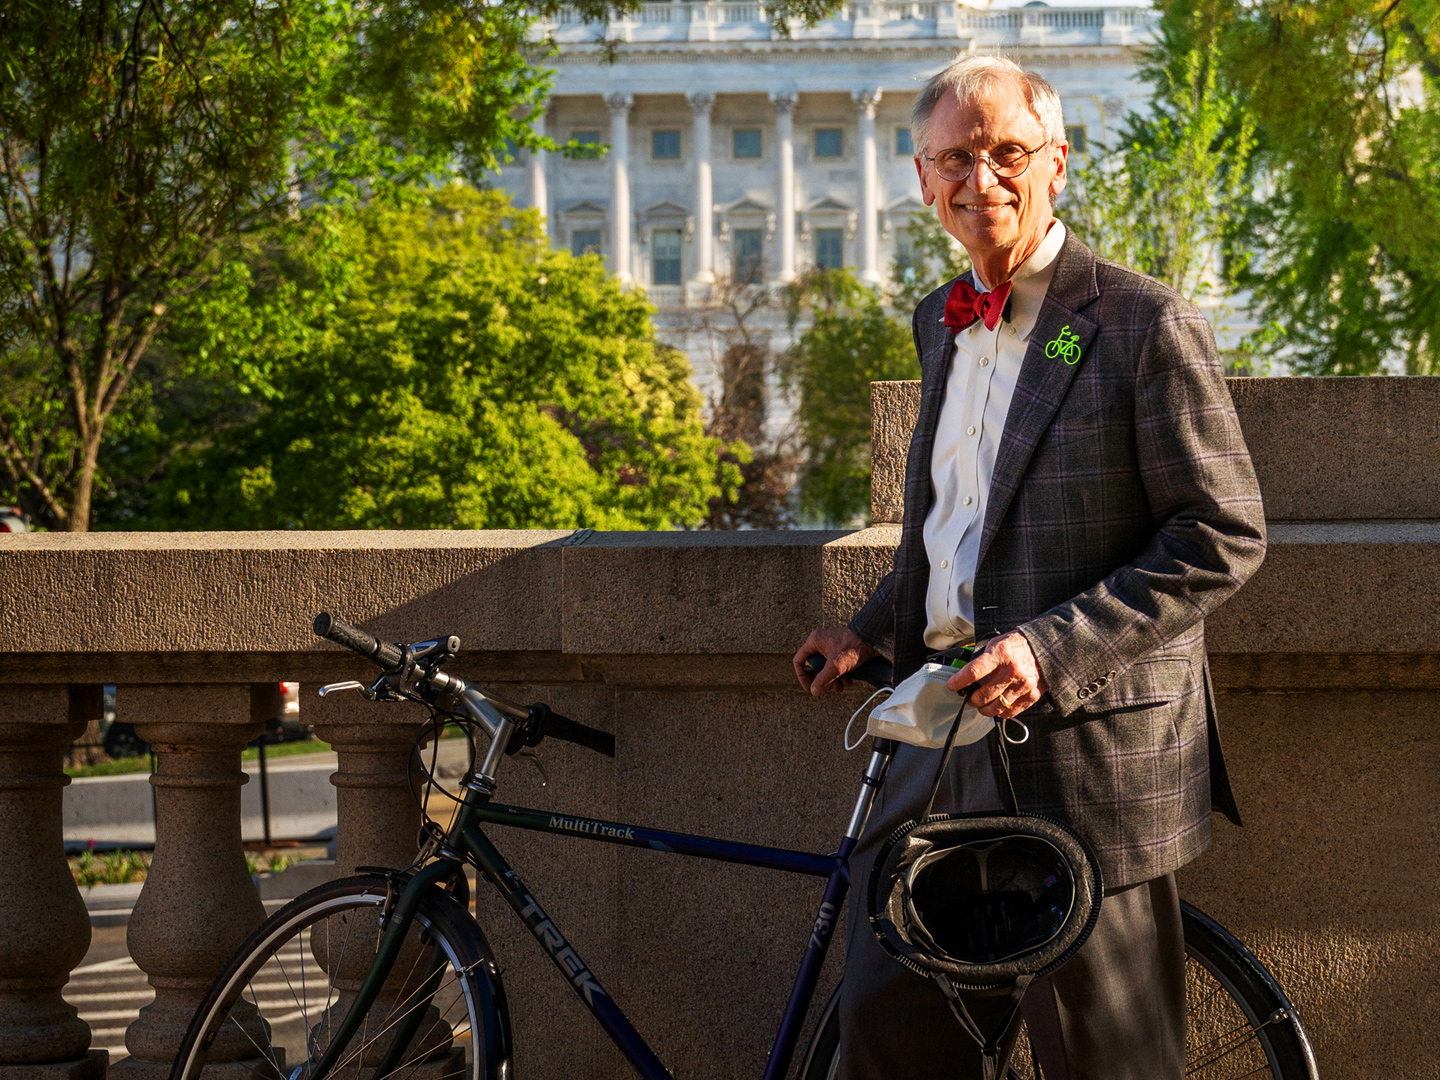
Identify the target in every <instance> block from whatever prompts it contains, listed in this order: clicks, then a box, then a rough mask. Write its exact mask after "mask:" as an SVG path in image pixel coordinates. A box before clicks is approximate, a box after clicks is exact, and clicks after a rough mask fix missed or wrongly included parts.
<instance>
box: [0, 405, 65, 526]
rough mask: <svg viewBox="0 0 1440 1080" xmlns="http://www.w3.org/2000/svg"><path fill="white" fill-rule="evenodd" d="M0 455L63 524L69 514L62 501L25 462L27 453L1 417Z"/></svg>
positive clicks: (57, 520)
mask: <svg viewBox="0 0 1440 1080" xmlns="http://www.w3.org/2000/svg"><path fill="white" fill-rule="evenodd" d="M0 454H3V455H4V456H5V460H6V462H7V463H8V464H9V466H10V470H11V472H12V474H13V473H16V472H18V473H20V474H21V475H23V476H24V478H25V482H26V483H28V484H29V485H30V486H31V487H32V488H34V489H35V493H36V494H37V495H39V496H40V498H41V499H43V500H44V501H45V505H46V506H47V507H49V509H50V513H52V514H54V515H55V520H56V522H57V523H60V524H63V523H64V522H65V521H66V520H67V519H68V518H69V516H70V515H69V513H68V512H67V511H66V509H65V507H64V506H62V505H61V504H60V500H59V499H58V498H56V496H55V493H54V492H53V491H51V490H50V488H49V486H48V485H47V484H46V483H45V481H44V480H41V479H40V477H39V476H38V475H36V473H35V470H34V469H32V468H30V463H29V462H28V461H26V460H25V452H24V451H23V450H21V449H20V446H19V444H18V443H16V441H15V436H14V435H13V434H11V432H10V425H9V424H7V423H5V420H4V418H3V417H0Z"/></svg>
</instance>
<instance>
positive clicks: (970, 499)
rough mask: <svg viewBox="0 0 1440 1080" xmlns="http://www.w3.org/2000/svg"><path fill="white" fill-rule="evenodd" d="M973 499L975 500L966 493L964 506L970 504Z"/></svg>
mask: <svg viewBox="0 0 1440 1080" xmlns="http://www.w3.org/2000/svg"><path fill="white" fill-rule="evenodd" d="M974 501H975V500H974V499H972V498H971V497H970V496H969V495H966V496H965V505H966V506H969V505H970V504H971V503H973V502H974Z"/></svg>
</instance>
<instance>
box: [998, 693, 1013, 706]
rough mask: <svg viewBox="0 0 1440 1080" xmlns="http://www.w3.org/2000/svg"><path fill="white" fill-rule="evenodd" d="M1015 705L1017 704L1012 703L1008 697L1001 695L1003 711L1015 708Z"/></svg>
mask: <svg viewBox="0 0 1440 1080" xmlns="http://www.w3.org/2000/svg"><path fill="white" fill-rule="evenodd" d="M1014 704H1015V703H1014V702H1012V701H1011V700H1010V699H1009V698H1008V697H1006V696H1005V695H1004V694H1001V695H1000V707H1001V708H1003V709H1010V708H1013V707H1014Z"/></svg>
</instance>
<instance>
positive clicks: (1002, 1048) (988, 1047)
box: [934, 974, 1035, 1080]
mask: <svg viewBox="0 0 1440 1080" xmlns="http://www.w3.org/2000/svg"><path fill="white" fill-rule="evenodd" d="M934 978H935V982H936V984H937V985H938V986H939V987H940V992H941V993H942V994H944V995H945V1002H946V1004H947V1005H949V1006H950V1011H951V1012H952V1013H954V1014H955V1019H956V1020H958V1021H959V1022H960V1026H961V1027H962V1028H964V1029H965V1032H966V1034H968V1035H969V1036H970V1037H971V1038H972V1039H974V1040H975V1041H976V1042H977V1043H978V1044H979V1045H980V1067H981V1075H982V1076H983V1077H984V1080H1003V1078H1004V1076H1005V1073H1006V1070H1008V1069H1009V1067H1010V1053H1011V1051H1012V1050H1013V1049H1014V1045H1013V1043H1012V1042H1011V1039H1010V1036H1011V1034H1012V1033H1013V1032H1014V1030H1015V1025H1016V1024H1018V1023H1019V1022H1020V1001H1021V999H1022V998H1024V996H1025V991H1026V990H1029V989H1030V984H1031V983H1032V982H1034V981H1035V976H1033V975H1022V976H1020V978H1018V979H1016V980H1015V985H1014V986H1012V987H1011V988H1010V993H1009V994H1007V995H1006V999H1005V1011H1004V1012H1003V1013H1001V1015H1000V1019H999V1020H997V1021H996V1023H995V1027H994V1029H993V1030H992V1031H990V1032H989V1033H988V1034H987V1033H986V1032H985V1031H984V1030H983V1029H982V1028H981V1027H980V1025H979V1024H977V1023H976V1022H975V1018H974V1017H973V1016H971V1015H970V1010H969V1009H968V1008H966V1006H965V999H964V998H963V997H962V996H961V995H960V992H959V991H958V990H956V989H955V984H954V983H952V982H951V981H950V980H949V979H948V978H946V977H945V976H944V975H939V974H937V975H935V976H934Z"/></svg>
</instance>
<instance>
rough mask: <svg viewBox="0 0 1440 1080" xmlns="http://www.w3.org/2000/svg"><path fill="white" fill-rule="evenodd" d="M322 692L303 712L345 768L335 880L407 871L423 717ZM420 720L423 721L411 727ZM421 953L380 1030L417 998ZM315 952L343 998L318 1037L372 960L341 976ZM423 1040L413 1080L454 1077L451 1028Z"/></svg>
mask: <svg viewBox="0 0 1440 1080" xmlns="http://www.w3.org/2000/svg"><path fill="white" fill-rule="evenodd" d="M314 690H315V688H314V687H312V686H309V685H307V686H305V687H303V688H302V691H301V693H302V697H303V698H304V701H303V704H302V710H303V712H304V713H305V714H306V716H307V722H309V723H310V724H312V725H313V726H314V728H315V733H316V734H317V735H319V736H320V738H322V739H324V740H325V741H326V742H328V743H330V744H331V745H332V746H333V747H334V748H335V751H336V754H337V756H338V758H339V769H338V770H337V771H336V772H335V773H334V774H333V775H332V776H331V777H330V782H331V783H332V784H334V785H335V803H336V816H337V820H338V823H339V827H338V832H337V836H336V850H335V873H334V876H335V877H337V878H339V877H348V876H349V875H351V874H353V873H354V872H355V869H356V867H359V866H384V867H394V868H397V869H404V868H405V867H407V866H409V865H410V863H411V862H412V861H414V858H415V853H416V850H417V840H418V836H419V832H420V811H419V808H418V807H417V805H416V802H415V793H418V792H419V791H420V785H421V782H422V780H423V776H422V775H421V774H420V772H419V770H418V769H416V770H415V772H414V773H413V774H412V773H411V772H410V770H411V769H412V768H415V763H416V759H415V757H414V755H413V750H414V746H415V735H416V733H417V732H418V730H419V726H420V725H419V723H418V721H419V719H420V717H419V715H418V713H417V710H416V709H415V707H414V706H411V705H396V704H372V703H370V702H367V701H365V700H364V699H362V698H360V697H359V696H358V695H355V694H341V695H338V696H334V697H328V698H320V697H317V696H315V695H314ZM412 719H413V720H415V721H417V722H406V721H407V720H412ZM412 784H413V793H412ZM437 812H438V811H437ZM352 933H353V931H352ZM417 947H418V946H417V944H416V942H415V941H414V940H413V939H412V940H411V942H410V943H408V944H407V945H406V949H405V951H404V952H402V953H401V954H400V959H399V960H397V961H396V964H395V972H396V973H397V974H396V975H395V976H394V977H392V979H391V980H390V981H389V982H387V984H386V985H385V987H384V988H383V989H382V990H381V993H380V997H379V999H378V1000H377V1001H376V1003H375V1005H374V1006H373V1010H372V1013H371V1016H372V1018H375V1019H376V1023H375V1024H373V1025H372V1026H374V1027H376V1028H377V1029H379V1030H381V1031H383V1030H385V1029H386V1028H387V1027H388V1026H389V1025H388V1023H386V1022H385V1021H384V1020H383V1019H380V1018H383V1017H385V1016H386V1015H387V1014H388V1013H389V1010H390V1008H392V1007H393V1003H394V1002H396V1001H405V1000H407V999H408V998H409V997H410V996H411V993H412V991H413V989H414V987H413V985H406V978H407V977H410V976H412V975H413V973H414V972H416V971H418V970H420V968H419V967H418V966H417V965H416V964H415V956H414V954H413V953H412V952H411V950H412V949H415V948H417ZM312 948H313V950H314V955H315V958H316V960H317V962H319V963H320V965H321V966H322V967H324V968H325V970H327V971H329V972H330V973H331V974H332V975H333V976H334V981H335V989H336V990H337V991H338V997H337V999H336V1002H335V1004H334V1005H332V1006H331V1007H330V1009H329V1010H328V1013H327V1016H326V1017H325V1018H322V1019H321V1020H320V1021H319V1022H318V1023H317V1024H316V1026H315V1029H314V1030H315V1031H316V1032H317V1033H321V1032H325V1031H330V1030H333V1029H334V1027H335V1025H336V1024H337V1023H338V1021H339V1018H340V1017H343V1016H344V1015H345V1013H346V1012H347V1011H348V1010H349V1008H350V1003H351V1002H352V1001H353V1000H354V996H355V992H356V991H357V990H358V989H359V988H360V983H361V981H362V980H363V979H364V977H365V972H366V969H367V967H368V966H369V959H370V957H369V956H368V955H361V954H360V953H354V954H353V955H352V956H351V957H349V959H348V960H347V962H346V963H345V966H344V967H343V968H342V969H341V970H339V971H336V970H335V969H334V968H333V966H332V960H331V958H330V957H329V956H328V955H327V951H326V947H325V942H324V941H323V940H318V935H317V940H314V941H312ZM361 952H362V953H363V950H362V951H361ZM352 953H353V951H352ZM430 1015H431V1018H432V1020H433V1019H434V1018H436V1017H438V1015H439V1013H438V1010H436V1009H435V1007H434V1006H433V1005H432V1006H431V1008H430ZM420 1039H421V1045H419V1046H415V1047H412V1048H411V1049H410V1050H409V1051H407V1054H408V1055H409V1056H410V1057H417V1056H420V1055H421V1054H422V1053H423V1054H426V1055H428V1056H429V1057H430V1060H429V1061H426V1062H424V1063H423V1064H421V1065H419V1066H417V1067H415V1068H414V1069H411V1070H407V1075H410V1076H412V1077H413V1078H414V1080H432V1077H433V1078H436V1080H438V1078H440V1077H444V1076H452V1075H453V1074H454V1073H455V1071H456V1070H457V1068H458V1064H457V1062H458V1059H454V1060H452V1059H451V1058H447V1056H446V1050H447V1048H449V1045H450V1044H449V1033H448V1029H445V1028H444V1027H443V1025H438V1024H435V1023H425V1024H422V1026H421V1029H420ZM387 1045H388V1044H387V1042H386V1041H385V1040H384V1039H376V1040H375V1041H374V1043H373V1044H372V1045H371V1046H370V1047H369V1048H368V1049H367V1050H366V1051H365V1053H364V1054H362V1055H361V1056H360V1058H359V1059H358V1060H356V1061H353V1062H352V1063H351V1067H350V1068H349V1069H347V1070H346V1071H345V1073H344V1076H342V1077H340V1078H338V1080H350V1077H351V1075H352V1073H353V1074H354V1075H355V1076H356V1077H357V1078H358V1077H359V1076H361V1075H369V1074H368V1073H367V1072H365V1067H367V1066H369V1067H372V1068H371V1071H373V1066H375V1065H377V1064H378V1063H379V1062H380V1060H381V1058H382V1056H383V1054H384V1051H385V1049H386V1047H387ZM462 1052H463V1051H461V1050H460V1048H459V1047H455V1048H454V1049H453V1050H451V1051H450V1053H451V1054H452V1055H458V1054H461V1053H462Z"/></svg>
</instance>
